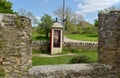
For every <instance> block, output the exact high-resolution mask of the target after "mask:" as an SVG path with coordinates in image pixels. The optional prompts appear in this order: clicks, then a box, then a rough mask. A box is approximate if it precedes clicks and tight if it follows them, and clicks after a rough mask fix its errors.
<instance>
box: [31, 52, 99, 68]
mask: <svg viewBox="0 0 120 78" xmlns="http://www.w3.org/2000/svg"><path fill="white" fill-rule="evenodd" d="M81 55H83V56H87V57H89V58H90V59H89V63H93V62H96V61H97V57H98V53H97V52H92V51H84V52H80V53H77V55H72V56H58V57H40V56H34V55H33V57H32V60H33V66H37V65H55V64H73V63H72V62H71V60H72V59H74V58H75V57H76V56H81Z"/></svg>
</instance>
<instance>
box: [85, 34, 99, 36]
mask: <svg viewBox="0 0 120 78" xmlns="http://www.w3.org/2000/svg"><path fill="white" fill-rule="evenodd" d="M87 37H98V35H97V34H89V35H87Z"/></svg>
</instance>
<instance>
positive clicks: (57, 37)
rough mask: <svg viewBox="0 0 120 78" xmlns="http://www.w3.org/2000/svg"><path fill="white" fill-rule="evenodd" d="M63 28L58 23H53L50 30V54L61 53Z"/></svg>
mask: <svg viewBox="0 0 120 78" xmlns="http://www.w3.org/2000/svg"><path fill="white" fill-rule="evenodd" d="M62 32H63V26H62V25H61V24H60V23H57V22H56V23H54V24H53V26H52V29H51V35H50V37H51V40H50V44H51V45H50V46H51V54H58V53H61V52H62V42H63V41H62V39H63V38H62V37H63V36H62V34H63V33H62Z"/></svg>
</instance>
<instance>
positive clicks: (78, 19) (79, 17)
mask: <svg viewBox="0 0 120 78" xmlns="http://www.w3.org/2000/svg"><path fill="white" fill-rule="evenodd" d="M83 20H84V18H83V16H82V15H81V14H78V13H73V14H72V18H71V21H72V22H73V23H74V24H76V25H77V24H79V23H80V22H81V21H83Z"/></svg>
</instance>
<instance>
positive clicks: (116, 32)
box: [99, 11, 120, 77]
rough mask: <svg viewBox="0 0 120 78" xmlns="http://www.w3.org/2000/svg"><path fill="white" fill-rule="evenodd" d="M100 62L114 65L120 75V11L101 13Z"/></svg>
mask: <svg viewBox="0 0 120 78" xmlns="http://www.w3.org/2000/svg"><path fill="white" fill-rule="evenodd" d="M99 62H100V63H104V64H110V65H112V66H114V70H117V71H118V73H117V74H118V75H119V77H120V11H111V12H110V13H107V14H99Z"/></svg>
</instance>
